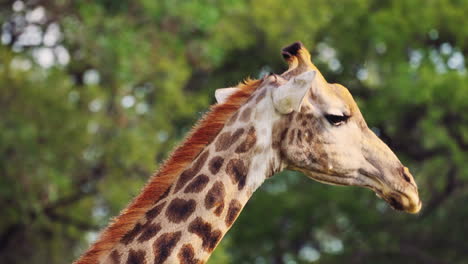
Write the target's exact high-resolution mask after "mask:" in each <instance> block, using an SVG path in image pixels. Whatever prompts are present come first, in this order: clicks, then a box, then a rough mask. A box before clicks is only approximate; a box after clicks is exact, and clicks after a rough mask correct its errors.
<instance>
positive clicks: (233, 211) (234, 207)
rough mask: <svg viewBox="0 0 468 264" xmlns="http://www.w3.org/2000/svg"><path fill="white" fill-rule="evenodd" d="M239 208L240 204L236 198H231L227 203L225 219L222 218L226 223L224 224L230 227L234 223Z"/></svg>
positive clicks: (240, 207)
mask: <svg viewBox="0 0 468 264" xmlns="http://www.w3.org/2000/svg"><path fill="white" fill-rule="evenodd" d="M241 209H242V204H241V203H240V202H239V201H238V200H236V199H233V200H232V201H231V202H230V203H229V208H228V211H227V214H226V219H225V220H224V222H225V223H226V226H228V227H230V226H231V225H232V224H233V223H234V221H235V220H236V218H237V216H238V215H239V213H240V211H241Z"/></svg>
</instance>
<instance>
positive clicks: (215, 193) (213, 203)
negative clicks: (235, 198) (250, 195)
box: [205, 181, 226, 216]
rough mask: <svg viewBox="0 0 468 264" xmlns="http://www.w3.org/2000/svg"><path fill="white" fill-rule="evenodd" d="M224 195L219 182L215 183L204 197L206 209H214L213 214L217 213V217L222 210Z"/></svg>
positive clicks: (224, 192) (222, 187) (221, 184)
mask: <svg viewBox="0 0 468 264" xmlns="http://www.w3.org/2000/svg"><path fill="white" fill-rule="evenodd" d="M225 195H226V191H225V189H224V185H223V183H222V182H221V181H217V182H215V183H214V184H213V186H212V187H211V189H210V190H209V191H208V193H207V194H206V196H205V207H206V209H208V210H210V209H211V208H213V207H216V209H215V211H216V212H215V213H217V215H218V216H219V215H220V214H221V213H222V210H223V208H224V196H225ZM220 208H221V209H220ZM220 211H221V212H220Z"/></svg>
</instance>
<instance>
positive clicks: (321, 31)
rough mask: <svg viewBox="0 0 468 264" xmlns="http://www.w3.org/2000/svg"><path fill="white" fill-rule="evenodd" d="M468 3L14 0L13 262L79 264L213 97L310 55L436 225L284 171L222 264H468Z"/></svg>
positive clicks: (2, 128)
mask: <svg viewBox="0 0 468 264" xmlns="http://www.w3.org/2000/svg"><path fill="white" fill-rule="evenodd" d="M467 16H468V1H463V0H459V1H457V0H398V1H397V0H395V1H390V0H385V1H377V0H345V1H330V0H314V1H301V0H289V1H279V0H223V1H221V0H218V1H215V0H200V1H188V0H185V1H183V0H132V1H124V0H94V1H87V0H73V1H72V0H56V1H42V0H28V1H4V0H0V23H1V44H0V208H1V216H0V262H1V263H4V264H7V263H18V264H20V263H52V264H54V263H70V262H71V261H72V260H73V259H75V258H76V257H77V256H79V254H80V253H81V252H83V250H85V249H86V248H87V246H88V245H89V244H90V243H91V242H92V241H93V239H95V238H96V234H97V232H99V230H100V229H101V228H102V227H104V226H105V225H106V224H107V222H108V220H109V219H110V218H111V217H112V216H115V215H116V214H118V212H119V211H120V210H121V209H122V208H124V207H125V205H126V204H127V203H128V202H129V201H130V200H131V198H132V197H133V196H135V195H136V194H137V193H138V192H139V190H140V188H141V187H142V186H143V184H144V183H145V182H146V180H147V179H148V177H149V176H150V175H151V174H152V173H153V172H154V171H155V170H156V169H157V167H158V164H160V162H161V161H163V160H164V159H165V158H166V157H167V156H168V153H169V152H170V150H171V149H173V148H174V146H176V145H177V144H178V143H179V142H180V141H181V139H182V138H183V136H184V135H185V134H186V132H187V131H188V130H189V129H190V128H191V126H192V125H193V124H194V123H195V121H196V120H197V119H198V118H199V117H200V116H201V115H202V114H203V113H204V112H205V111H206V110H207V109H208V106H209V105H210V104H212V103H214V96H213V94H214V90H215V89H216V88H221V87H228V86H232V85H234V84H236V83H237V82H239V81H241V80H242V79H244V78H246V77H248V76H251V77H253V78H259V77H261V76H262V75H263V74H265V73H268V72H276V73H281V72H283V71H284V70H285V69H286V65H285V63H284V62H283V61H282V59H281V56H280V49H281V48H282V47H283V46H285V45H288V44H290V43H292V42H294V41H297V40H300V41H302V42H303V43H304V44H305V46H307V47H308V49H309V50H310V51H311V53H312V60H313V61H314V63H315V64H316V65H317V66H318V67H319V69H321V71H322V73H323V74H324V76H325V77H326V78H327V79H328V81H329V82H339V83H342V84H344V85H345V86H347V87H348V88H349V89H350V91H351V93H352V94H353V95H354V96H355V98H356V101H357V102H358V104H359V106H360V108H361V110H362V112H363V114H364V116H365V118H366V119H367V121H368V124H369V126H370V127H372V129H373V130H374V131H375V132H376V133H377V134H378V135H379V136H380V137H381V138H382V139H383V140H384V141H385V142H386V143H387V144H389V146H390V147H391V148H392V149H393V150H394V151H395V152H396V153H397V154H398V156H399V157H400V159H401V160H402V161H403V162H404V163H405V164H407V166H408V167H409V168H410V169H411V171H412V173H413V174H414V176H415V178H416V180H417V182H418V185H419V188H420V193H421V197H422V199H423V202H424V207H423V210H422V212H421V213H420V214H418V215H407V214H404V213H399V212H396V211H393V210H392V209H390V208H389V207H388V206H387V205H386V204H385V203H384V202H383V201H382V200H380V199H377V198H376V197H375V195H374V194H373V193H372V192H371V191H369V190H365V189H360V188H351V187H333V186H327V185H323V184H320V183H317V182H314V181H311V180H309V179H307V178H306V177H305V176H303V175H301V174H299V173H292V172H285V173H281V174H279V175H276V176H275V177H273V178H272V179H271V180H268V181H267V182H266V183H265V184H264V185H263V187H261V189H259V190H258V191H257V192H256V193H255V194H254V196H253V198H252V200H251V201H250V202H249V204H248V205H247V207H246V208H245V209H244V211H243V213H242V214H241V216H240V218H239V219H238V221H237V222H236V223H235V225H234V227H233V228H232V229H231V231H230V232H229V233H228V235H227V236H226V238H225V239H224V240H223V241H222V243H221V244H220V246H219V247H218V248H217V249H216V251H215V253H214V255H213V257H212V258H211V262H210V263H222V264H223V263H256V264H257V263H258V264H264V263H265V264H268V263H274V264H279V263H288V264H294V263H426V264H432V263H434V264H435V263H450V264H452V263H468V242H467V240H466V237H467V235H468V84H467V83H468V75H467V69H466V56H467V54H468V17H467Z"/></svg>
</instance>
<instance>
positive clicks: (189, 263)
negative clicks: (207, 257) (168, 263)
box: [177, 244, 200, 264]
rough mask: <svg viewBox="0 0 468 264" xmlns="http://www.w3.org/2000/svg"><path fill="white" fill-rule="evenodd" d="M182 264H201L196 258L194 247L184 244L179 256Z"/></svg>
mask: <svg viewBox="0 0 468 264" xmlns="http://www.w3.org/2000/svg"><path fill="white" fill-rule="evenodd" d="M177 257H178V258H179V261H180V264H198V263H200V260H199V259H196V258H195V251H194V250H193V247H192V245H190V244H184V245H183V246H182V248H181V249H180V251H179V254H177Z"/></svg>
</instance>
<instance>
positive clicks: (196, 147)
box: [75, 42, 421, 264]
mask: <svg viewBox="0 0 468 264" xmlns="http://www.w3.org/2000/svg"><path fill="white" fill-rule="evenodd" d="M282 55H283V57H284V59H285V60H286V61H287V62H288V64H289V69H288V70H287V71H286V72H284V73H282V74H270V75H268V76H265V77H263V78H262V79H259V80H247V81H245V82H244V83H241V84H239V85H238V86H236V87H231V88H224V89H218V90H217V91H216V92H215V97H216V100H217V104H215V105H214V106H212V108H211V111H210V112H209V113H208V114H207V115H206V116H205V117H204V118H202V119H201V120H200V121H199V123H198V125H197V126H195V127H194V129H193V130H192V132H191V133H190V134H189V136H188V137H187V139H186V140H185V141H184V142H183V143H182V145H181V146H180V147H178V148H177V149H176V150H175V151H174V152H173V154H172V155H171V156H170V157H169V159H168V160H167V161H166V162H165V163H164V164H163V166H162V167H161V168H160V170H159V172H157V173H156V174H155V175H153V177H152V178H151V179H150V180H149V182H148V184H147V185H146V186H145V187H144V188H143V190H142V192H141V193H140V194H139V195H138V196H137V197H136V198H135V199H134V201H133V202H132V203H131V204H130V205H129V206H128V207H127V208H126V209H125V210H124V211H123V212H122V213H121V214H120V216H118V217H117V218H116V219H115V220H114V221H113V223H111V224H110V225H109V226H108V227H107V228H106V229H105V230H104V231H103V232H102V234H101V235H100V238H99V239H98V240H97V241H96V242H95V243H94V244H93V245H92V246H91V247H90V249H89V250H88V251H87V252H85V253H84V255H83V256H82V257H81V258H79V259H78V260H77V261H76V262H75V263H76V264H85V263H86V264H87V263H113V264H117V263H148V264H149V263H156V264H157V263H183V264H192V263H205V262H206V261H207V260H208V258H209V256H210V255H211V253H212V252H213V250H214V249H215V247H216V246H217V244H218V243H219V242H220V240H221V239H222V237H223V236H224V234H225V233H226V232H227V231H228V230H229V229H230V227H231V226H232V225H233V223H234V221H235V220H236V218H237V217H238V215H239V214H240V212H241V210H242V209H243V207H244V205H245V204H246V203H247V201H248V200H249V198H250V197H251V196H252V194H253V192H254V191H255V190H256V189H257V188H258V187H259V186H260V185H261V184H262V183H263V182H264V181H265V180H266V179H268V178H270V177H271V176H273V175H274V174H275V173H277V172H279V171H282V170H284V169H291V170H297V171H300V172H303V173H304V174H305V175H306V176H308V177H310V178H312V179H314V180H316V181H319V182H322V183H326V184H333V185H348V186H361V187H365V188H369V189H371V190H373V191H374V192H375V193H376V194H377V196H379V197H381V198H383V199H384V200H385V201H386V202H388V204H389V205H390V206H391V207H393V208H394V209H397V210H402V211H405V212H408V213H417V212H418V211H419V210H420V208H421V201H420V199H419V195H418V189H417V186H416V183H415V181H414V179H413V176H412V175H411V174H410V172H409V170H408V168H406V167H405V166H403V165H402V164H401V162H400V161H399V160H398V158H397V157H396V155H395V154H394V153H393V152H392V151H391V150H390V148H389V147H388V146H387V145H385V143H383V142H382V141H381V140H380V139H379V138H378V137H377V136H376V135H375V134H374V133H373V132H372V131H371V130H370V129H369V128H368V127H367V125H366V122H365V120H364V118H363V116H362V115H361V113H360V111H359V108H358V106H357V104H356V103H355V101H354V100H353V98H352V96H351V94H350V93H349V91H348V90H347V89H346V88H345V87H344V86H342V85H340V84H330V83H328V82H327V81H326V80H325V78H324V77H323V76H322V74H321V73H320V71H319V70H318V69H317V68H316V66H315V65H314V64H313V63H312V62H311V60H310V54H309V52H308V51H307V49H306V48H305V47H304V46H303V45H302V43H300V42H296V43H293V44H292V45H290V46H287V47H286V48H284V49H283V50H282Z"/></svg>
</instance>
